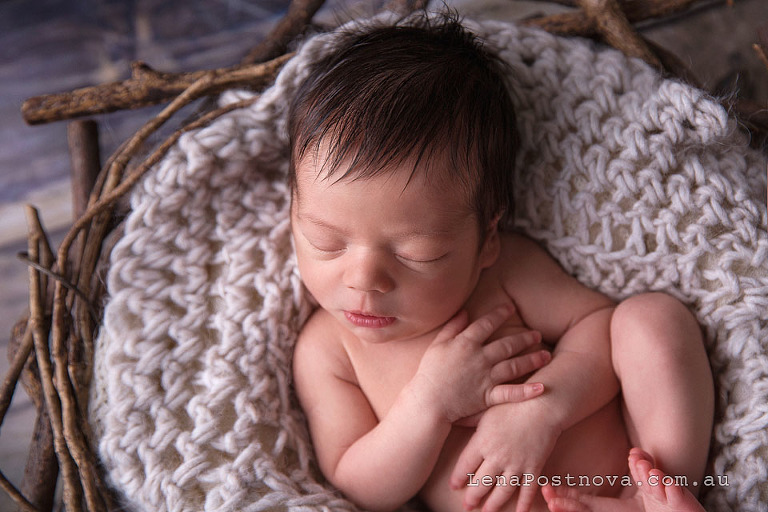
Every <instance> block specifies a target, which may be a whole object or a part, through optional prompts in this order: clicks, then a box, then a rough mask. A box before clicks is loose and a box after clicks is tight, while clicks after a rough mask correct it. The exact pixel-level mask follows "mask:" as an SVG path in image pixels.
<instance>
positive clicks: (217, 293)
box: [91, 17, 768, 511]
mask: <svg viewBox="0 0 768 512" xmlns="http://www.w3.org/2000/svg"><path fill="white" fill-rule="evenodd" d="M392 21H393V19H392V18H391V17H383V18H379V19H378V20H377V21H376V22H377V23H388V22H392ZM467 24H468V25H469V27H470V29H472V30H474V31H475V32H476V33H477V34H479V35H480V36H481V37H483V38H484V39H486V40H487V44H489V45H490V46H492V47H494V48H497V49H499V51H500V52H501V55H502V57H503V58H504V59H505V60H507V61H508V62H509V63H510V64H511V66H512V70H513V72H512V77H511V80H512V83H513V84H514V96H515V102H516V105H517V108H518V116H519V129H520V135H521V140H522V151H521V154H520V158H519V164H518V166H517V168H516V169H515V170H514V172H515V174H516V178H517V183H518V186H517V190H516V192H515V195H516V198H515V199H516V204H517V212H516V220H515V221H514V227H516V228H518V229H521V230H522V231H524V232H526V233H527V234H529V235H530V236H531V237H533V238H535V239H537V240H539V241H540V242H541V243H543V244H544V245H545V246H546V248H547V249H548V250H549V251H550V252H551V253H552V254H553V255H554V257H555V258H556V259H557V260H558V261H560V262H561V264H562V265H563V266H564V267H565V268H566V270H567V271H569V272H571V273H573V274H574V275H576V276H577V277H578V278H579V279H580V280H582V281H583V282H584V283H585V284H586V285H588V286H590V287H594V288H597V289H600V290H601V291H603V292H605V293H607V294H608V295H610V296H612V297H614V298H617V299H618V298H623V297H627V296H629V295H632V294H636V293H639V292H644V291H650V290H659V291H666V292H668V293H671V294H673V295H675V296H677V297H678V298H680V299H682V300H683V301H684V302H685V303H686V304H688V305H689V306H690V307H691V309H692V310H693V311H694V312H695V314H696V316H697V318H698V319H699V322H701V324H702V325H703V326H704V330H705V333H706V343H707V348H708V350H709V353H710V356H711V362H712V367H713V371H714V373H715V378H716V383H717V389H718V397H719V402H718V417H717V418H716V428H715V437H714V445H713V452H712V455H713V456H712V462H713V467H712V470H711V471H712V474H713V475H716V476H720V477H721V478H719V479H716V481H715V482H714V483H716V484H718V485H714V486H711V487H707V488H705V490H704V499H705V503H706V504H707V505H708V507H709V508H711V509H713V510H743V511H747V510H749V511H766V510H768V505H766V497H767V496H768V488H767V487H766V484H765V482H766V481H767V480H768V438H767V437H766V435H765V432H766V429H767V428H768V415H766V414H765V404H766V403H768V314H766V312H767V311H768V293H766V290H768V234H767V232H766V229H767V223H768V222H767V220H766V207H765V197H766V175H765V163H764V161H763V160H762V158H761V157H760V155H759V154H757V153H755V152H753V151H751V150H750V149H749V148H748V147H747V142H748V141H747V140H746V138H745V137H744V136H743V135H742V134H741V132H739V131H738V130H737V127H736V125H735V123H734V122H733V121H731V120H730V119H729V118H728V116H727V114H726V112H725V111H724V110H723V108H722V107H721V106H720V105H719V104H718V103H717V102H716V101H714V100H713V99H711V98H709V97H708V96H707V95H706V94H705V93H703V92H701V91H698V90H696V89H693V88H691V87H688V86H686V85H683V84H681V83H679V82H676V81H671V80H664V79H662V78H660V77H659V75H658V74H657V73H656V72H655V71H653V70H652V69H651V68H649V67H648V66H647V65H645V64H644V63H642V62H640V61H639V60H634V59H628V58H626V57H624V56H623V55H622V54H620V53H619V52H617V51H614V50H609V49H605V48H601V47H596V46H595V45H593V44H591V43H589V42H587V41H584V40H578V39H567V38H558V37H555V36H552V35H550V34H548V33H545V32H542V31H540V30H537V29H532V28H523V27H518V26H515V25H512V24H507V23H500V22H483V23H471V22H467ZM334 38H335V36H334V35H333V34H323V35H318V36H316V37H314V38H312V39H310V40H308V41H307V42H306V43H305V44H304V45H303V47H302V48H301V50H300V51H299V52H298V54H297V56H296V57H294V58H293V59H292V60H291V61H290V62H289V63H288V64H287V65H286V66H285V68H284V69H283V70H282V72H281V73H280V75H279V76H278V78H277V81H276V83H275V85H274V86H273V87H272V88H271V89H269V90H267V91H266V92H265V93H264V94H263V96H262V97H261V98H260V99H259V100H258V101H257V102H256V103H255V104H254V105H253V106H251V107H249V108H244V109H241V110H236V111H234V112H231V113H229V114H227V115H225V116H223V117H221V118H219V119H218V120H216V121H215V122H213V123H212V124H211V125H210V126H208V127H206V128H203V129H200V130H197V131H194V132H190V133H188V134H185V135H184V136H182V138H181V139H180V140H179V143H178V144H177V145H176V146H175V147H174V148H173V149H172V150H171V151H170V152H169V153H168V155H167V156H166V157H165V158H164V160H163V161H162V162H161V163H160V164H159V165H158V166H157V167H156V169H155V170H154V172H153V173H151V174H150V175H148V176H147V177H146V178H145V179H144V181H143V183H142V184H141V186H140V187H138V188H137V189H136V191H135V192H134V194H133V197H132V203H131V204H132V213H131V214H130V217H129V220H128V223H127V226H126V229H125V235H124V237H123V238H122V240H121V241H120V242H119V244H118V245H117V246H116V248H115V249H114V251H113V253H112V261H111V270H110V274H109V283H108V284H109V291H110V299H109V304H108V306H107V310H106V314H105V321H104V327H103V329H102V334H101V338H100V340H99V344H98V347H97V348H98V350H97V354H96V357H97V371H96V377H95V379H96V380H95V383H94V386H93V391H92V409H91V410H92V418H93V423H94V430H95V432H96V435H97V437H98V440H99V451H100V456H101V458H102V461H103V463H104V465H105V467H106V469H107V471H108V474H109V478H110V482H111V484H112V485H114V486H115V487H116V488H117V489H118V490H119V492H120V493H121V494H122V495H123V496H124V497H125V500H126V502H127V504H128V505H129V507H130V508H131V509H133V510H137V511H138V510H140V511H192V510H217V511H218V510H221V511H224V510H227V511H235V510H237V511H245V510H253V511H257V510H286V509H288V508H289V507H298V508H296V510H299V509H300V510H307V511H309V510H312V511H315V510H317V511H319V510H335V511H338V510H350V511H352V510H356V508H355V507H354V506H353V505H351V504H350V503H348V502H347V501H345V500H344V499H343V498H342V497H341V496H340V494H339V493H338V492H335V491H334V490H333V489H331V488H330V487H327V486H326V485H325V484H321V483H319V482H321V480H320V478H319V475H318V474H317V473H316V472H314V471H313V465H312V459H313V455H312V448H311V446H310V442H309V438H308V435H307V431H306V429H305V426H304V423H303V419H302V414H301V411H300V410H299V409H298V407H297V405H296V402H295V400H294V399H293V397H292V392H291V373H290V369H291V356H292V346H293V343H294V340H295V338H296V335H297V332H298V330H299V328H300V326H301V325H302V322H303V321H304V320H305V319H306V317H307V316H308V314H309V312H310V306H309V304H308V303H307V302H306V300H305V299H304V297H303V294H302V290H301V282H300V279H299V276H298V274H297V270H296V266H295V262H294V258H293V252H292V246H291V240H290V230H289V193H288V188H287V185H286V177H285V176H286V171H287V165H288V160H287V157H288V145H287V144H288V143H287V138H286V135H285V129H284V124H285V112H286V104H287V102H288V101H289V99H290V97H291V95H292V94H293V93H294V90H295V89H296V87H297V85H298V84H299V83H300V82H301V81H302V79H303V78H304V76H305V75H306V68H307V65H308V64H310V63H311V62H312V61H314V60H315V59H317V58H318V56H320V55H323V54H325V53H326V52H328V51H330V50H331V49H332V48H333V45H334ZM243 96H245V93H229V94H228V95H227V97H226V100H225V101H235V100H237V99H242V97H243ZM722 477H725V478H727V485H721V484H724V483H725V481H724V480H723V478H722Z"/></svg>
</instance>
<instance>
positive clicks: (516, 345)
mask: <svg viewBox="0 0 768 512" xmlns="http://www.w3.org/2000/svg"><path fill="white" fill-rule="evenodd" d="M509 314H510V312H509V311H508V310H504V309H498V310H495V311H494V312H493V313H491V314H488V315H486V316H485V317H482V318H480V319H478V320H477V321H475V322H473V323H472V324H470V325H469V326H467V319H466V315H465V314H460V315H457V317H455V318H454V319H452V320H451V321H450V322H448V324H446V326H445V327H444V328H443V330H442V331H441V332H440V334H438V336H437V338H436V339H435V341H434V342H433V343H432V344H431V345H430V347H429V348H428V349H427V351H426V353H425V354H424V357H423V358H422V361H421V364H420V366H419V369H418V371H417V372H416V375H415V376H414V377H413V379H411V381H410V382H409V383H408V384H407V385H406V386H405V387H404V388H403V390H402V391H401V392H400V393H399V395H398V397H397V399H396V400H395V402H394V404H393V405H392V406H391V407H390V409H389V411H388V412H387V413H386V414H385V415H384V417H383V418H381V419H380V420H379V419H378V418H377V417H376V415H375V414H374V412H373V410H372V408H371V406H370V404H369V402H368V400H367V399H366V397H365V395H364V394H363V393H362V391H361V390H360V388H359V387H358V385H357V383H356V381H355V378H354V372H353V371H352V368H351V366H350V364H349V361H348V360H345V354H344V352H343V350H342V349H341V348H340V347H339V346H338V344H336V343H334V341H335V340H328V339H327V336H324V332H323V331H324V329H323V325H322V324H323V322H329V321H332V320H329V315H327V314H324V313H323V312H320V316H318V315H315V316H314V317H313V319H311V320H310V323H309V324H308V325H307V327H305V329H304V331H303V332H302V335H301V336H300V339H299V342H298V344H297V347H296V352H295V354H294V378H295V384H296V390H297V393H298V396H299V400H300V402H301V404H302V407H303V408H304V412H305V414H306V416H307V419H308V421H309V426H310V432H311V435H312V440H313V442H314V447H315V452H316V455H317V459H318V463H319V465H320V469H321V470H322V472H323V474H324V475H325V476H326V477H327V478H328V480H329V481H330V482H331V483H333V484H334V485H335V486H336V487H338V488H339V489H341V490H342V491H343V492H344V493H345V494H346V495H347V496H348V497H349V498H350V499H352V500H353V501H355V502H356V503H358V504H359V505H361V506H363V507H366V508H371V509H379V510H388V509H394V508H396V507H398V506H400V505H402V504H403V503H405V502H406V501H407V500H408V499H410V498H411V497H413V496H414V495H415V494H416V493H417V492H418V491H419V489H420V488H421V487H422V486H423V485H424V483H425V482H426V480H427V478H428V477H429V475H430V473H431V472H432V469H433V466H434V464H435V462H436V461H437V457H438V455H439V453H440V450H441V449H442V446H443V443H444V441H445V439H446V437H447V435H448V432H449V431H450V428H451V423H452V422H453V421H455V420H458V419H460V418H462V417H465V416H469V415H472V414H475V413H478V412H480V411H482V410H485V409H486V408H487V407H489V406H490V405H493V404H497V403H501V402H504V401H511V400H524V399H527V398H530V397H533V396H536V395H538V394H540V393H541V391H542V388H541V387H540V386H535V385H533V384H525V385H509V384H503V383H504V382H507V381H509V380H511V379H514V378H516V377H519V376H521V375H525V374H527V373H529V372H530V371H532V370H534V369H537V368H539V367H540V366H541V365H542V364H544V363H545V362H546V359H545V358H542V357H541V354H538V355H537V354H529V355H525V356H521V357H517V358H515V357H512V356H514V355H515V354H517V353H519V352H521V351H524V350H525V349H527V348H529V347H531V346H532V345H533V344H534V343H535V342H536V341H537V340H538V336H536V335H534V334H533V333H521V334H519V335H516V336H511V337H506V338H502V339H500V340H495V341H493V342H491V343H488V344H487V345H483V342H484V341H485V340H486V339H487V338H488V337H489V336H490V335H491V333H493V331H495V330H496V329H497V328H498V326H499V325H501V323H502V322H503V321H504V320H505V319H506V318H507V317H508V316H509ZM334 345H336V346H334ZM459 367H460V368H461V369H462V371H454V370H452V369H455V368H459Z"/></svg>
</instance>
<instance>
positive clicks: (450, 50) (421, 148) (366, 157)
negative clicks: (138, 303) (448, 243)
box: [288, 12, 516, 229]
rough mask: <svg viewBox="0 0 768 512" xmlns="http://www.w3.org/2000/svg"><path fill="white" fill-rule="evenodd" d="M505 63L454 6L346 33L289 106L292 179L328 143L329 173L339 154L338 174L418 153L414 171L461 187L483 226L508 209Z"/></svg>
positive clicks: (361, 173)
mask: <svg viewBox="0 0 768 512" xmlns="http://www.w3.org/2000/svg"><path fill="white" fill-rule="evenodd" d="M506 72H507V69H506V65H505V63H503V62H502V61H501V60H500V59H499V58H498V57H497V56H496V55H495V54H493V53H492V52H491V51H489V50H488V49H487V48H486V47H485V46H484V45H483V44H482V43H481V42H480V41H479V39H478V38H477V37H476V36H475V35H474V34H472V33H470V32H469V31H467V30H466V29H465V28H464V27H463V26H462V25H461V23H460V21H459V20H458V19H457V17H456V15H455V14H454V13H452V12H447V13H444V14H442V15H436V16H432V17H430V16H428V15H426V14H423V15H418V16H416V17H415V18H414V17H411V18H408V19H406V20H405V21H403V22H400V23H398V24H395V25H388V26H378V27H367V28H363V29H358V30H356V31H352V32H348V33H344V34H341V35H340V36H339V44H338V46H337V47H336V49H335V51H333V52H332V53H331V54H330V55H328V56H327V57H325V58H323V59H321V60H320V61H318V62H317V63H315V64H314V65H313V67H312V69H311V72H310V75H309V77H308V78H307V79H306V80H305V81H304V82H303V83H302V84H301V85H300V87H299V89H298V91H297V94H296V96H295V98H294V101H293V102H292V105H291V107H290V112H289V118H288V132H289V137H290V141H291V169H290V180H291V184H292V185H293V186H295V182H296V175H295V172H296V169H295V166H296V165H297V163H298V162H300V161H302V160H303V159H304V158H305V157H306V156H308V155H315V156H318V155H319V147H320V144H321V143H322V144H323V150H324V151H327V155H326V160H325V161H324V162H322V166H321V170H320V171H319V172H320V174H323V175H324V176H323V177H326V178H328V177H330V176H332V175H333V174H334V173H335V171H336V170H337V169H338V168H339V166H340V165H341V164H342V162H344V163H345V164H349V167H348V170H347V172H346V173H344V175H342V176H339V177H338V178H337V179H338V180H341V179H344V178H347V177H349V178H350V179H364V178H366V177H371V176H375V175H377V174H379V173H381V172H385V171H386V169H387V167H388V166H390V165H398V164H403V163H405V162H406V161H407V160H408V161H413V162H414V169H413V172H415V171H416V169H417V168H420V169H426V172H429V173H430V174H432V173H435V172H438V174H442V176H437V178H438V180H448V181H438V182H439V183H446V182H450V183H458V184H460V185H461V186H462V187H464V189H465V190H466V191H467V194H466V197H467V201H468V206H469V207H470V208H472V209H473V210H474V211H475V212H476V214H477V217H478V221H479V223H480V226H481V228H482V229H486V228H487V227H489V226H490V223H491V222H492V220H493V219H494V218H495V217H496V216H497V215H498V214H500V213H502V212H503V211H505V210H510V209H511V204H510V203H511V200H512V197H511V186H510V180H511V176H512V168H513V166H514V161H515V149H516V128H515V115H514V108H513V106H512V101H511V98H510V95H509V91H508V89H507V86H506V78H505V77H506ZM430 178H432V176H430Z"/></svg>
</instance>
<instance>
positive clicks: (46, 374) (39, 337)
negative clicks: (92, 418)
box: [27, 207, 82, 510]
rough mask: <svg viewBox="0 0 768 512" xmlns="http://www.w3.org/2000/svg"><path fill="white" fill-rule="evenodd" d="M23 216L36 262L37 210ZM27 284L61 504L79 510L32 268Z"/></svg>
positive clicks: (36, 276)
mask: <svg viewBox="0 0 768 512" xmlns="http://www.w3.org/2000/svg"><path fill="white" fill-rule="evenodd" d="M27 217H28V218H30V219H32V221H30V223H29V224H30V236H29V257H30V259H32V261H36V260H37V259H38V247H39V241H40V238H41V234H40V233H39V232H38V231H37V229H36V226H39V217H38V214H37V211H36V210H35V209H34V208H32V207H27ZM29 281H30V285H29V309H30V322H31V328H32V335H33V338H34V345H35V354H36V356H37V365H38V368H39V369H40V378H41V381H42V384H43V386H42V387H43V396H44V397H45V404H46V407H47V410H48V415H49V417H50V418H51V428H52V429H53V439H54V447H55V449H56V455H57V457H58V460H59V465H60V467H61V471H62V477H63V487H64V503H65V506H66V507H67V509H68V510H81V509H82V502H81V499H80V492H79V485H78V484H77V482H78V475H77V468H76V467H75V463H74V460H72V457H71V455H70V453H69V449H68V448H67V443H66V439H65V436H64V424H63V422H62V416H61V413H62V411H61V401H60V399H59V395H58V394H57V390H56V388H55V387H54V383H53V381H54V377H53V376H54V369H53V365H52V363H51V354H50V351H49V350H48V336H47V334H46V330H45V326H44V322H45V320H44V310H43V306H42V304H43V295H42V293H41V290H40V284H41V283H40V281H41V278H40V274H39V272H38V271H37V270H36V269H33V268H30V270H29Z"/></svg>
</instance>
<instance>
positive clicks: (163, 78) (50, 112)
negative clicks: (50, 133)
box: [21, 57, 285, 124]
mask: <svg viewBox="0 0 768 512" xmlns="http://www.w3.org/2000/svg"><path fill="white" fill-rule="evenodd" d="M284 62H285V59H284V58H282V57H281V58H277V59H273V60H271V61H269V62H266V63H260V64H249V65H245V66H235V67H230V68H221V69H217V70H212V71H195V72H190V73H163V72H160V71H155V70H153V69H151V68H150V67H149V66H147V65H146V64H144V63H143V62H134V63H133V64H132V74H131V78H129V79H127V80H124V81H122V82H111V83H108V84H102V85H96V86H93V87H84V88H81V89H76V90H74V91H71V92H64V93H59V94H47V95H44V96H35V97H33V98H29V99H28V100H26V101H25V102H24V103H23V104H22V106H21V112H22V116H23V117H24V120H25V121H26V122H27V123H29V124H41V123H49V122H52V121H61V120H64V119H72V118H75V117H81V116H88V115H94V114H103V113H107V112H115V111H117V110H127V109H135V108H140V107H146V106H149V105H156V104H158V103H163V102H165V101H168V100H169V99H172V98H174V97H176V96H178V95H180V94H182V93H183V92H184V91H187V90H189V89H190V88H191V86H192V85H193V84H194V83H196V82H198V81H199V80H200V79H203V78H205V77H208V76H210V75H211V74H213V75H216V76H218V77H220V79H219V80H217V81H216V84H215V86H213V87H211V88H210V89H209V90H208V91H207V92H206V93H207V94H215V93H218V92H222V91H224V90H226V89H228V88H231V87H233V85H235V84H236V85H239V86H243V87H244V86H247V87H250V88H254V89H258V88H260V87H263V86H265V85H266V84H268V83H269V82H270V81H271V80H272V79H273V78H274V77H275V74H276V73H277V71H278V70H279V69H280V67H281V66H282V64H283V63H284ZM227 77H231V78H232V81H230V80H227V79H226V78H227Z"/></svg>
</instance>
